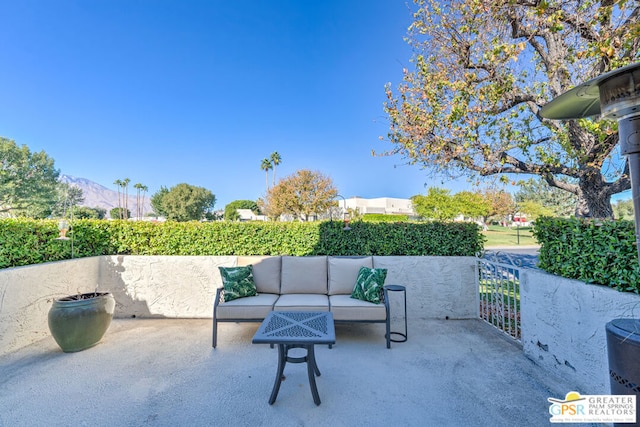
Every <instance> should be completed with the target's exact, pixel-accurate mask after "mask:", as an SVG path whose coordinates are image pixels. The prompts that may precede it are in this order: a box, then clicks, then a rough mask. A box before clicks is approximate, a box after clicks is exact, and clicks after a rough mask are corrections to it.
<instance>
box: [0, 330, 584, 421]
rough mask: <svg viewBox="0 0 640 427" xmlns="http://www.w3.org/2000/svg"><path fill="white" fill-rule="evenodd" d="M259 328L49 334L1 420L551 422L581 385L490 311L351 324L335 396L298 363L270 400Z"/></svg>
mask: <svg viewBox="0 0 640 427" xmlns="http://www.w3.org/2000/svg"><path fill="white" fill-rule="evenodd" d="M257 328H258V324H246V323H243V324H235V323H223V324H221V325H220V335H219V341H218V342H219V346H218V348H217V349H212V348H211V324H210V321H209V320H206V319H203V320H185V319H182V320H166V319H145V320H143V319H131V320H115V321H114V322H113V324H112V326H111V328H110V330H109V331H108V332H107V335H106V336H105V338H104V339H103V341H102V342H101V343H100V344H98V345H97V346H96V347H94V348H91V349H88V350H85V351H83V352H79V353H73V354H65V353H62V352H61V351H60V350H59V349H58V348H57V346H56V344H55V342H54V341H53V339H45V340H42V341H40V342H38V343H35V344H33V345H31V346H29V347H26V348H24V349H21V350H19V351H17V352H14V353H11V354H9V355H6V356H3V357H2V358H0V372H1V375H0V426H11V427H13V426H44V425H46V426H82V425H86V426H148V425H151V426H280V427H281V426H303V425H304V426H328V425H330V426H389V425H397V426H427V425H434V426H435V425H437V426H483V425H486V426H493V427H496V426H509V427H512V426H516V425H517V426H541V425H547V424H549V418H550V415H549V413H548V409H549V403H548V402H547V398H548V397H556V398H562V397H563V396H565V394H566V393H567V392H568V391H570V390H571V385H570V384H565V383H563V381H562V379H560V378H553V377H551V376H549V374H548V373H546V372H545V371H543V370H542V369H540V368H539V367H537V366H536V365H534V364H533V363H532V362H531V361H530V360H528V359H526V358H525V357H524V356H523V355H522V350H521V349H520V348H519V347H518V346H516V345H514V344H512V343H510V342H508V341H507V340H506V339H505V338H502V337H501V336H499V335H498V333H496V332H494V331H493V330H492V329H491V328H490V327H489V326H487V325H485V324H483V323H481V322H480V321H477V320H450V321H445V320H442V321H437V320H428V321H425V320H416V321H413V322H411V321H410V323H409V340H408V341H407V342H405V343H397V344H395V343H394V344H392V348H391V349H390V350H387V349H386V348H385V340H384V337H383V335H384V325H377V324H349V325H344V324H337V325H336V335H337V342H336V345H335V346H334V347H333V348H332V349H329V348H327V347H326V346H321V347H318V348H317V349H316V358H317V362H318V366H319V368H320V371H321V373H322V375H321V376H320V377H319V378H318V379H317V384H318V390H319V393H320V398H321V400H322V404H321V405H320V406H316V405H315V404H314V403H313V399H312V397H311V392H310V390H309V385H308V380H307V372H306V366H305V365H304V364H296V365H294V364H289V365H287V367H286V368H285V372H284V374H285V376H286V379H285V381H283V383H282V386H281V388H280V393H279V395H278V399H277V400H276V402H275V404H274V405H272V406H270V405H269V404H268V402H267V401H268V399H269V395H270V393H271V387H272V385H273V381H274V375H275V370H276V363H277V350H275V349H271V348H269V346H268V345H253V344H251V338H252V336H253V334H254V333H255V331H256V329H257ZM582 425H584V424H582Z"/></svg>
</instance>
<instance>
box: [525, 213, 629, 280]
mask: <svg viewBox="0 0 640 427" xmlns="http://www.w3.org/2000/svg"><path fill="white" fill-rule="evenodd" d="M533 234H534V236H535V237H536V239H537V240H538V242H540V245H541V247H540V256H539V263H538V267H539V268H541V269H543V270H545V271H547V272H549V273H552V274H555V275H558V276H562V277H566V278H569V279H576V280H580V281H583V282H586V283H593V284H599V285H605V286H609V287H611V288H615V289H617V290H620V291H626V292H635V293H640V268H639V267H638V253H637V250H636V239H635V229H634V224H633V222H631V221H600V220H597V221H594V220H584V219H578V218H569V219H566V218H549V217H543V218H538V219H537V220H536V225H535V228H534V231H533Z"/></svg>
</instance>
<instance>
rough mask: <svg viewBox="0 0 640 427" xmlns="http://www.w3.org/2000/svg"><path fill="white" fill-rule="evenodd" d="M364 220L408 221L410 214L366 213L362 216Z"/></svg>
mask: <svg viewBox="0 0 640 427" xmlns="http://www.w3.org/2000/svg"><path fill="white" fill-rule="evenodd" d="M360 219H361V220H362V221H364V222H407V221H409V215H396V214H371V213H368V214H364V215H362V217H361V218H360Z"/></svg>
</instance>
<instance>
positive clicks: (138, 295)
mask: <svg viewBox="0 0 640 427" xmlns="http://www.w3.org/2000/svg"><path fill="white" fill-rule="evenodd" d="M236 259H237V258H236V257H234V256H233V257H231V256H229V257H212V256H130V255H127V256H123V255H115V256H106V257H102V258H101V263H100V284H101V288H104V289H107V290H109V291H110V292H111V293H113V296H114V298H115V299H116V312H115V316H117V317H133V316H135V317H172V318H176V317H177V318H202V317H211V316H212V315H213V299H214V297H215V294H216V288H218V287H220V286H222V283H221V281H220V273H219V272H218V267H220V266H234V265H236Z"/></svg>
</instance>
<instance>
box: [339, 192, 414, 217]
mask: <svg viewBox="0 0 640 427" xmlns="http://www.w3.org/2000/svg"><path fill="white" fill-rule="evenodd" d="M338 206H339V207H341V208H345V207H346V209H347V210H348V209H353V210H357V211H358V212H359V213H360V214H362V215H364V214H371V213H375V214H395V215H409V216H413V215H415V214H416V213H415V211H414V210H413V204H412V202H411V200H409V199H396V198H393V197H378V198H375V199H365V198H362V197H357V196H356V197H350V198H348V199H344V200H342V199H339V200H338Z"/></svg>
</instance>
